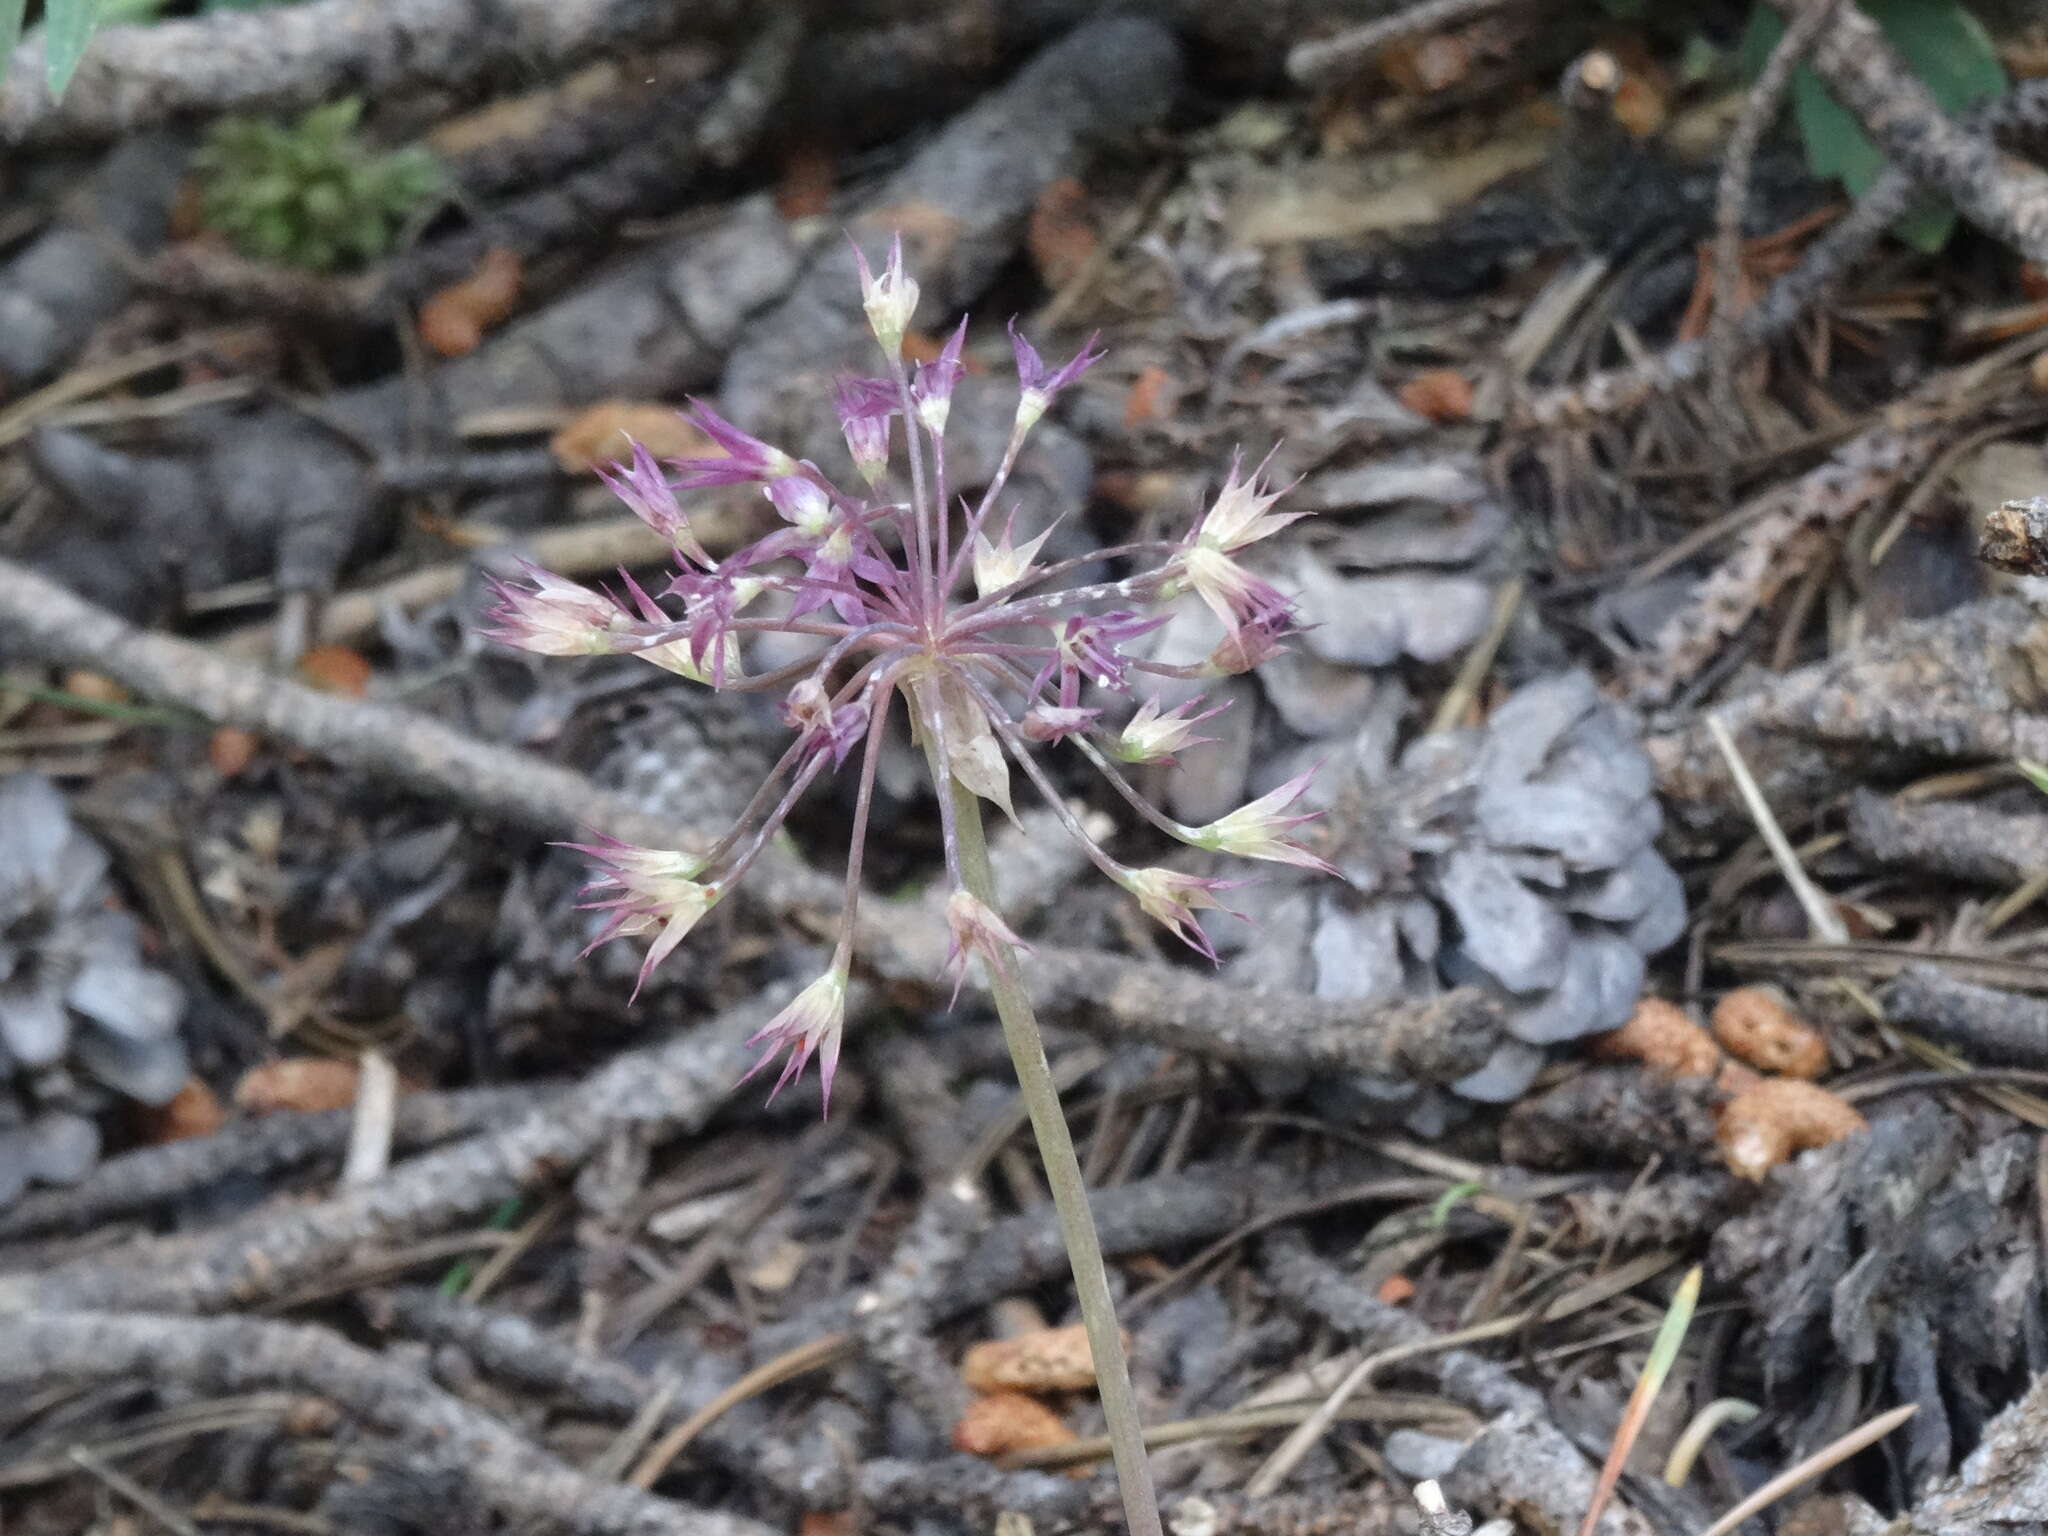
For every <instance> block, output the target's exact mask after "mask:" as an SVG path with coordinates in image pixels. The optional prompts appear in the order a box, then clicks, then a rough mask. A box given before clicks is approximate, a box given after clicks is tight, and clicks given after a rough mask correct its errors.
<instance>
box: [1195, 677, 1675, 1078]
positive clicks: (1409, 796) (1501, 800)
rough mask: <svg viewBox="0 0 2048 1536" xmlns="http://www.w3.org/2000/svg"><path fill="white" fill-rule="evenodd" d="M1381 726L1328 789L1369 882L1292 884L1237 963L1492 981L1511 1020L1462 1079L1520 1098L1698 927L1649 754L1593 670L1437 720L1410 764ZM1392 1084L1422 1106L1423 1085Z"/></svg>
mask: <svg viewBox="0 0 2048 1536" xmlns="http://www.w3.org/2000/svg"><path fill="white" fill-rule="evenodd" d="M1377 731H1378V727H1376V726H1375V725H1373V724H1368V726H1367V727H1366V729H1365V731H1364V732H1363V733H1362V735H1361V740H1362V742H1363V746H1364V749H1363V750H1362V751H1361V750H1359V743H1354V751H1353V753H1352V754H1351V755H1350V757H1349V758H1348V759H1347V760H1346V761H1345V762H1344V763H1343V764H1341V765H1340V764H1334V763H1333V764H1332V766H1331V768H1330V770H1329V773H1328V779H1329V782H1328V783H1327V784H1325V785H1323V786H1321V790H1320V792H1321V794H1322V795H1323V796H1324V797H1325V799H1326V801H1327V802H1328V804H1329V809H1330V815H1329V818H1328V820H1327V823H1326V824H1325V827H1324V831H1323V837H1324V839H1325V841H1324V843H1323V846H1322V847H1321V848H1320V849H1319V851H1320V852H1321V853H1322V854H1323V856H1324V857H1326V858H1328V859H1329V860H1330V861H1331V862H1332V863H1334V864H1335V865H1336V866H1337V867H1338V869H1339V870H1341V871H1342V872H1343V874H1344V875H1345V877H1346V879H1347V880H1348V881H1349V882H1350V884H1349V885H1348V886H1347V885H1342V884H1339V883H1337V882H1335V881H1322V882H1305V883H1302V884H1301V885H1299V886H1297V887H1296V888H1295V889H1294V890H1293V891H1292V892H1291V893H1290V894H1288V895H1286V896H1283V897H1282V898H1281V899H1280V900H1279V901H1278V902H1276V903H1275V904H1274V910H1273V912H1272V915H1271V918H1270V920H1269V921H1268V923H1267V924H1266V931H1265V932H1262V934H1261V936H1260V941H1259V943H1258V944H1256V945H1255V946H1253V947H1251V948H1250V949H1248V950H1247V952H1246V954H1245V955H1244V957H1243V958H1242V959H1240V960H1239V961H1238V962H1237V963H1236V966H1235V967H1234V969H1235V970H1236V971H1237V972H1238V973H1240V974H1242V975H1244V976H1245V978H1246V979H1247V980H1251V981H1254V982H1269V983H1274V984H1278V983H1280V982H1281V981H1282V980H1283V977H1285V976H1286V975H1288V974H1291V976H1292V978H1293V984H1295V985H1299V984H1300V979H1301V978H1302V977H1309V978H1312V981H1313V987H1314V990H1315V991H1316V992H1317V993H1318V994H1320V995H1322V996H1325V997H1358V998H1374V997H1389V996H1399V995H1409V996H1414V995H1427V994H1429V993H1433V992H1436V991H1439V990H1442V989H1443V988H1446V987H1453V986H1479V987H1483V988H1486V989H1487V990H1489V991H1492V992H1494V993H1495V994H1496V995H1498V996H1499V997H1500V999H1501V1001H1502V1003H1503V1004H1504V1005H1505V1007H1506V1009H1507V1013H1508V1031H1509V1035H1510V1038H1509V1039H1508V1040H1506V1041H1504V1042H1503V1043H1502V1044H1501V1046H1500V1047H1499V1048H1498V1049H1497V1050H1496V1051H1495V1053H1494V1055H1493V1058H1492V1059H1491V1060H1490V1061H1488V1062H1487V1063H1486V1065H1485V1066H1483V1067H1481V1068H1480V1069H1479V1070H1478V1071H1477V1072H1475V1073H1473V1074H1472V1075H1471V1076H1470V1077H1467V1078H1465V1079H1463V1080H1462V1081H1460V1082H1458V1083H1456V1084H1454V1085H1453V1089H1454V1091H1455V1092H1456V1093H1458V1094H1459V1095H1460V1096H1462V1097H1465V1098H1469V1099H1477V1100H1482V1101H1486V1102H1502V1101H1506V1100H1510V1099H1513V1098H1516V1097H1518V1096H1519V1095H1520V1094H1521V1093H1522V1092H1523V1090H1524V1089H1526V1088H1527V1087H1528V1086H1529V1083H1530V1081H1531V1080H1532V1079H1533V1078H1534V1077H1535V1075H1536V1073H1537V1071H1538V1069H1539V1068H1540V1067H1541V1066H1542V1065H1543V1063H1544V1061H1545V1059H1546V1056H1547V1048H1548V1047H1549V1046H1551V1045H1554V1044H1557V1043H1559V1042H1562V1041H1566V1040H1573V1039H1577V1038H1579V1037H1580V1036H1583V1035H1588V1034H1594V1033H1598V1032H1600V1031H1603V1030H1609V1029H1614V1028H1617V1027H1618V1026H1620V1025H1621V1024H1622V1023H1623V1022H1624V1021H1625V1020H1626V1019H1627V1018H1628V1016H1629V1013H1630V1011H1631V1010H1632V1009H1633V1008H1634V1006H1635V1002H1636V998H1637V996H1638V994H1639V993H1640V991H1641V989H1642V982H1643V972H1644V961H1645V957H1647V956H1649V955H1651V954H1654V953H1656V952H1657V951H1658V950H1660V949H1662V948H1664V947H1665V946H1666V945H1668V944H1670V943H1671V942H1672V941H1673V940H1675V939H1676V938H1677V937H1678V936H1679V934H1680V933H1681V932H1683V930H1684V927H1685V895H1684V891H1683V888H1682V887H1681V886H1680V884H1679V881H1678V877H1677V875H1676V874H1674V873H1673V872H1672V870H1671V868H1670V866H1669V865H1668V864H1666V863H1665V862H1664V860H1663V858H1662V856H1660V855H1659V854H1658V852H1657V849H1656V846H1655V839H1656V836H1657V833H1658V831H1659V830H1660V828H1661V825H1662V817H1661V813H1660V812H1659V810H1658V807H1657V802H1656V798H1655V795H1654V792H1653V789H1652V783H1651V771H1650V762H1649V758H1648V757H1647V755H1646V754H1645V753H1644V751H1643V748H1642V745H1641V743H1640V741H1639V739H1638V738H1637V736H1636V733H1635V730H1634V727H1633V726H1632V725H1631V723H1630V722H1629V720H1628V718H1627V717H1626V716H1625V715H1624V714H1623V712H1622V711H1621V710H1620V709H1619V708H1617V707H1616V706H1615V705H1613V704H1611V703H1610V702H1608V701H1607V700H1606V699H1604V698H1603V697H1602V696H1601V695H1600V693H1599V691H1598V690H1597V689H1596V688H1595V686H1594V684H1593V680H1592V678H1591V677H1590V676H1589V675H1588V674H1586V673H1585V672H1582V671H1573V672H1565V673H1559V674H1555V675H1553V676H1550V677H1546V678H1543V679H1541V680H1539V681H1537V682H1534V683H1531V684H1529V685H1528V686H1526V687H1524V688H1522V689H1520V690H1519V691H1517V692H1516V693H1515V694H1514V695H1513V696H1512V697H1511V698H1510V699H1509V700H1508V701H1507V703H1505V704H1503V705H1502V706H1501V707H1500V708H1499V709H1497V710H1495V711H1494V713H1493V716H1492V718H1491V719H1490V720H1488V721H1487V723H1486V725H1485V726H1484V728H1482V729H1478V730H1469V731H1459V732H1450V733H1445V734H1441V735H1433V736H1425V737H1422V738H1420V739H1419V740H1417V741H1416V742H1414V743H1413V744H1412V745H1411V746H1410V747H1409V748H1408V750H1407V752H1406V753H1405V754H1404V755H1403V757H1402V759H1401V762H1400V765H1399V767H1398V768H1397V769H1396V770H1394V771H1393V772H1392V773H1391V774H1386V773H1384V772H1382V771H1381V769H1380V762H1381V760H1382V759H1381V752H1380V750H1379V749H1378V748H1377V746H1376V744H1375V742H1374V738H1375V735H1376V733H1377ZM1290 936H1291V941H1290ZM1272 940H1278V941H1279V942H1269V941H1272ZM1385 1096H1387V1097H1391V1098H1393V1099H1394V1100H1395V1101H1396V1102H1397V1103H1401V1104H1405V1105H1409V1106H1410V1107H1412V1106H1413V1104H1414V1102H1415V1100H1416V1097H1417V1093H1416V1092H1411V1091H1410V1090H1408V1089H1407V1088H1405V1087H1404V1086H1399V1085H1386V1094H1385Z"/></svg>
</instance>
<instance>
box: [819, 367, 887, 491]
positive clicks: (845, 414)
mask: <svg viewBox="0 0 2048 1536" xmlns="http://www.w3.org/2000/svg"><path fill="white" fill-rule="evenodd" d="M832 403H833V405H834V407H835V408H836V409H837V410H838V412H839V430H840V431H841V432H842V433H843V434H845V437H846V451H847V453H848V454H850V455H851V456H852V458H853V467H854V468H855V469H857V470H858V471H860V477H861V479H863V480H865V481H867V483H868V484H869V485H870V486H875V485H879V484H881V481H882V476H883V475H885V474H887V473H888V471H889V418H890V417H891V416H893V415H894V414H895V413H896V411H897V408H898V401H897V398H896V387H895V386H894V385H893V384H891V383H889V381H888V380H886V379H841V380H840V381H839V383H838V384H837V385H836V386H834V388H833V392H832Z"/></svg>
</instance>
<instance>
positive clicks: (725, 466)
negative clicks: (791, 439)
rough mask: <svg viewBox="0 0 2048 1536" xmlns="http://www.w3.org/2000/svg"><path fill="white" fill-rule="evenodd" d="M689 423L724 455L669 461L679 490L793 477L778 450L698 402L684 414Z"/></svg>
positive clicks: (793, 466)
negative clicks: (676, 477) (784, 476)
mask: <svg viewBox="0 0 2048 1536" xmlns="http://www.w3.org/2000/svg"><path fill="white" fill-rule="evenodd" d="M687 418H688V420H689V421H690V423H691V424H692V425H693V426H695V427H696V428H697V430H698V431H700V432H702V433H703V434H704V435H705V436H706V437H708V438H710V439H711V441H712V442H714V443H716V444H717V445H718V447H719V448H720V449H721V450H722V451H723V456H722V457H719V458H706V459H672V460H670V462H669V468H671V469H673V470H675V471H676V472H677V473H678V475H679V476H680V477H681V478H679V479H678V480H677V481H676V488H677V489H678V490H685V491H694V490H700V489H702V488H703V487H705V486H710V485H747V484H750V483H753V482H756V481H763V480H775V479H779V478H780V477H781V476H783V475H793V474H795V473H796V470H797V463H796V460H795V459H792V458H791V457H790V456H789V455H788V454H786V453H784V452H783V451H782V450H781V449H780V448H771V447H769V446H768V444H766V443H764V442H762V441H761V439H759V438H758V437H750V436H749V435H748V434H746V433H745V432H742V431H741V430H740V429H739V428H738V427H736V426H734V425H733V424H732V423H731V422H729V421H727V420H726V419H725V418H724V417H723V416H721V415H719V414H718V412H716V411H714V410H713V409H711V407H710V406H708V405H706V404H705V403H704V402H703V401H701V400H692V401H691V402H690V410H689V412H688V413H687Z"/></svg>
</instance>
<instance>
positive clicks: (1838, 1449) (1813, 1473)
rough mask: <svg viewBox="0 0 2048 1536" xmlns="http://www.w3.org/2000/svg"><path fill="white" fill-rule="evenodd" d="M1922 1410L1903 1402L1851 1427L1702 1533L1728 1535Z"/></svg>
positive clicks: (1788, 1469) (1712, 1535)
mask: <svg viewBox="0 0 2048 1536" xmlns="http://www.w3.org/2000/svg"><path fill="white" fill-rule="evenodd" d="M1919 1411H1920V1405H1919V1404H1918V1403H1901V1404H1900V1405H1899V1406H1898V1407H1896V1408H1894V1409H1892V1410H1891V1411H1890V1412H1888V1413H1880V1414H1879V1415H1878V1416H1877V1417H1876V1418H1874V1419H1872V1420H1870V1422H1869V1423H1867V1424H1862V1425H1859V1426H1858V1427H1857V1428H1855V1429H1852V1430H1850V1431H1849V1433H1847V1434H1846V1435H1844V1436H1842V1438H1841V1439H1839V1440H1835V1441H1832V1442H1830V1443H1829V1444H1827V1445H1824V1446H1822V1447H1821V1448H1820V1449H1819V1450H1817V1451H1815V1452H1814V1453H1813V1454H1812V1455H1811V1456H1809V1457H1807V1458H1806V1460H1804V1461H1802V1462H1800V1463H1799V1464H1798V1465H1797V1466H1792V1467H1787V1468H1786V1469H1785V1470H1784V1471H1783V1472H1780V1473H1779V1474H1778V1475H1777V1476H1776V1477H1774V1478H1772V1479H1771V1480H1770V1481H1769V1482H1768V1483H1765V1484H1764V1485H1763V1487H1761V1488H1759V1489H1757V1491H1756V1492H1755V1493H1752V1494H1751V1495H1750V1496H1749V1497H1748V1498H1746V1499H1744V1500H1743V1501H1742V1502H1741V1503H1740V1504H1737V1505H1736V1506H1735V1507H1734V1508H1733V1509H1731V1510H1729V1511H1728V1513H1727V1514H1725V1515H1723V1516H1722V1517H1721V1518H1720V1519H1718V1520H1716V1521H1715V1522H1714V1523H1713V1524H1712V1525H1710V1526H1708V1527H1707V1528H1706V1529H1705V1530H1704V1531H1701V1532H1700V1536H1728V1533H1729V1532H1730V1531H1733V1530H1736V1529H1738V1528H1740V1526H1741V1525H1742V1522H1743V1521H1745V1520H1747V1519H1748V1518H1749V1517H1750V1516H1751V1515H1754V1514H1758V1513H1760V1512H1761V1511H1763V1510H1766V1509H1769V1508H1770V1507H1771V1506H1772V1505H1773V1504H1775V1503H1777V1502H1778V1500H1780V1499H1782V1498H1783V1497H1785V1495H1786V1494H1788V1493H1790V1492H1791V1491H1792V1490H1793V1489H1794V1488H1797V1487H1798V1486H1799V1485H1800V1484H1801V1483H1804V1482H1809V1481H1811V1480H1812V1479H1813V1478H1816V1477H1819V1476H1820V1475H1821V1473H1823V1472H1825V1471H1827V1470H1828V1469H1829V1468H1830V1467H1834V1466H1837V1465H1839V1464H1840V1463H1842V1462H1845V1461H1847V1460H1848V1459H1849V1458H1850V1457H1851V1456H1854V1455H1855V1454H1856V1453H1857V1452H1858V1451H1860V1450H1862V1449H1863V1448H1864V1447H1865V1446H1866V1445H1874V1444H1876V1443H1877V1442H1878V1441H1880V1440H1882V1439H1883V1438H1884V1437H1885V1436H1886V1435H1888V1434H1890V1433H1891V1432H1892V1431H1893V1430H1895V1429H1897V1428H1898V1427H1899V1426H1900V1425H1901V1424H1903V1423H1905V1422H1906V1420H1908V1419H1910V1418H1911V1417H1913V1415H1914V1414H1916V1413H1918V1412H1919Z"/></svg>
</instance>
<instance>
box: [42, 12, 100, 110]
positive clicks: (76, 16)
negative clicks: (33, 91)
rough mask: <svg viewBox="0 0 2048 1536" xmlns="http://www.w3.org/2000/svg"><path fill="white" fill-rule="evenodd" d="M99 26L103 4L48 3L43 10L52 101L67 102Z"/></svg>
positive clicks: (45, 71)
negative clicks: (68, 91)
mask: <svg viewBox="0 0 2048 1536" xmlns="http://www.w3.org/2000/svg"><path fill="white" fill-rule="evenodd" d="M99 23H100V0H47V3H46V4H45V5H44V6H43V79H44V80H45V81H46V82H47V83H48V85H49V87H50V97H51V99H52V100H54V101H62V100H63V99H64V91H65V88H66V87H67V86H69V85H70V84H71V77H72V76H73V75H74V74H76V73H77V72H78V61H79V60H80V59H82V58H84V57H85V45H86V44H87V43H89V42H91V41H92V34H93V29H94V28H95V27H97V26H98V25H99Z"/></svg>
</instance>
